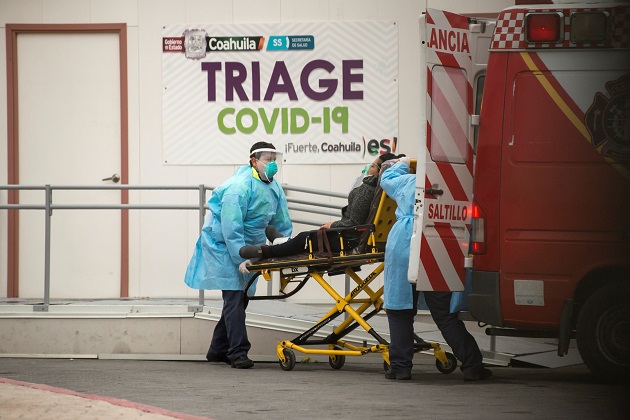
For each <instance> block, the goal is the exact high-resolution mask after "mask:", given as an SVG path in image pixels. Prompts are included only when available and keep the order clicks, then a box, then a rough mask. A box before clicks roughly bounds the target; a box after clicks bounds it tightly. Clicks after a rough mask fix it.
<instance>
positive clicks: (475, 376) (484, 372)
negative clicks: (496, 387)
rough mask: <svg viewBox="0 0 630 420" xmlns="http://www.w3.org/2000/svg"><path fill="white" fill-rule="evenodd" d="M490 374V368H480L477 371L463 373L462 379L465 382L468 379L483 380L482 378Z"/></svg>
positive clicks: (486, 377)
mask: <svg viewBox="0 0 630 420" xmlns="http://www.w3.org/2000/svg"><path fill="white" fill-rule="evenodd" d="M491 376H492V371H491V370H490V369H486V368H481V369H479V370H477V371H475V372H474V373H471V374H468V375H466V374H464V380H465V381H466V382H469V381H483V380H484V379H488V378H489V377H491Z"/></svg>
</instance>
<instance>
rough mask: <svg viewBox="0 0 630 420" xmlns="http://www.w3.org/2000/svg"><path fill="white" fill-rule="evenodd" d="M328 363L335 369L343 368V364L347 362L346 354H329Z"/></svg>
mask: <svg viewBox="0 0 630 420" xmlns="http://www.w3.org/2000/svg"><path fill="white" fill-rule="evenodd" d="M328 363H329V364H330V367H331V368H333V369H341V368H342V367H343V365H344V364H345V363H346V356H342V355H331V356H328Z"/></svg>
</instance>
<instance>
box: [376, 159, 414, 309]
mask: <svg viewBox="0 0 630 420" xmlns="http://www.w3.org/2000/svg"><path fill="white" fill-rule="evenodd" d="M381 187H382V188H383V190H384V191H385V192H386V193H387V195H389V196H390V197H391V198H392V199H393V200H395V201H396V203H397V204H398V207H397V208H396V223H394V226H392V230H391V231H390V232H389V236H388V237H387V244H386V245H385V272H384V293H383V294H384V299H385V303H384V305H383V306H384V307H385V309H393V310H401V309H413V291H412V288H411V287H410V286H409V280H407V267H408V266H409V247H410V242H411V233H412V231H413V206H414V200H415V193H416V175H415V174H410V173H409V167H408V166H407V165H405V164H404V163H401V162H399V163H397V164H395V165H394V166H392V167H391V168H388V169H387V170H385V172H383V175H381Z"/></svg>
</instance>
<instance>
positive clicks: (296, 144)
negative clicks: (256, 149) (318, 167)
mask: <svg viewBox="0 0 630 420" xmlns="http://www.w3.org/2000/svg"><path fill="white" fill-rule="evenodd" d="M162 36H163V37H162V81H163V97H162V111H163V114H162V124H163V145H164V163H165V164H169V165H171V164H172V165H224V164H243V163H245V162H246V159H247V156H248V155H249V149H250V147H251V145H252V144H254V143H256V142H258V141H266V142H271V143H273V144H274V145H275V146H276V148H278V149H280V150H282V151H283V152H284V154H283V160H284V162H285V163H286V164H300V163H322V164H331V163H333V164H334V163H364V162H370V161H372V160H373V159H374V157H375V156H377V155H378V154H379V153H384V152H389V151H391V152H395V150H396V143H397V137H398V27H397V25H396V23H395V22H317V23H308V22H300V23H289V24H286V23H277V24H243V25H197V26H190V25H188V26H187V25H177V26H175V25H173V26H166V27H165V28H164V31H163V34H162Z"/></svg>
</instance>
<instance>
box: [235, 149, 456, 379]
mask: <svg viewBox="0 0 630 420" xmlns="http://www.w3.org/2000/svg"><path fill="white" fill-rule="evenodd" d="M412 162H413V161H412ZM413 163H415V162H413ZM395 209H396V202H395V201H394V200H392V199H391V198H390V197H388V196H387V195H386V194H385V192H383V191H382V190H380V188H379V190H378V192H377V194H376V197H375V200H374V202H373V204H372V211H371V213H370V215H371V216H372V217H371V219H370V220H374V224H370V225H362V226H355V227H352V228H339V229H327V231H328V232H338V233H339V242H340V248H341V251H340V252H339V253H338V254H332V253H331V252H330V251H328V252H322V250H321V247H320V250H319V251H318V252H313V246H312V245H310V247H309V250H310V252H309V253H308V254H300V255H297V256H292V257H285V258H282V259H265V260H260V261H258V262H256V263H254V264H253V265H251V266H249V267H248V268H249V270H250V272H259V273H260V275H262V277H263V278H265V279H266V280H270V279H271V272H273V271H277V272H278V273H279V275H280V294H279V295H274V296H253V297H250V298H249V299H250V300H262V299H285V298H288V297H290V296H292V295H294V294H295V293H297V292H298V291H299V290H300V289H301V288H302V287H303V286H304V284H305V283H306V281H307V280H308V279H309V278H312V279H314V280H315V281H316V282H317V283H318V284H319V285H320V286H321V287H322V288H323V289H324V290H325V291H326V292H327V293H328V294H329V295H330V296H331V297H332V298H333V300H334V301H335V304H334V306H333V307H332V308H331V309H330V311H328V313H327V314H326V315H324V316H323V317H322V318H321V319H320V320H319V321H318V322H317V323H316V324H315V325H313V326H312V327H311V328H309V329H308V330H306V331H304V332H303V333H301V334H299V335H298V336H297V337H295V338H294V339H293V340H283V341H280V342H279V343H278V345H277V347H276V352H277V355H278V359H279V361H280V366H281V367H282V369H283V370H287V371H290V370H292V369H293V368H294V367H295V364H296V357H295V353H294V350H296V351H299V352H300V353H303V354H307V355H327V356H328V357H329V364H330V366H331V367H332V368H334V369H340V368H341V367H342V366H343V365H344V363H345V358H346V356H362V355H364V354H368V353H380V354H381V355H382V357H383V360H384V362H383V366H384V368H385V370H386V371H388V370H389V366H390V362H389V343H388V342H387V341H386V340H385V339H384V338H383V337H381V336H380V335H379V334H378V333H377V332H376V331H375V330H374V329H373V328H372V327H371V326H370V324H369V323H368V320H369V319H370V318H372V317H373V316H374V315H376V314H377V313H379V312H380V311H381V310H382V309H383V298H382V295H383V286H381V287H380V288H378V290H373V289H372V288H371V287H370V284H371V283H372V281H373V280H374V279H376V278H377V277H378V275H379V274H381V272H382V271H383V269H384V258H385V252H384V250H385V248H384V246H385V242H386V240H387V235H388V234H389V230H390V229H391V226H392V225H393V223H394V222H395V214H394V212H395ZM348 230H351V231H355V232H359V233H361V234H362V243H363V245H362V247H358V248H357V249H354V250H350V251H349V250H345V249H344V241H343V232H344V231H345V232H348ZM322 233H323V232H320V234H322ZM355 234H356V233H355ZM316 235H317V231H313V233H312V235H311V236H310V237H309V244H312V240H313V239H314V237H315V236H316ZM377 263H378V265H377V266H376V268H374V269H373V270H372V271H371V272H370V273H369V274H368V275H367V276H365V277H364V278H361V277H360V276H359V275H358V274H357V273H356V271H358V269H360V267H361V266H362V265H366V264H370V265H371V264H377ZM325 274H328V275H329V276H334V275H337V274H346V275H347V276H348V277H349V278H351V279H352V280H353V281H354V282H355V283H356V287H355V288H354V289H352V290H351V291H350V293H348V295H346V296H341V295H340V294H339V293H337V291H336V290H335V289H334V288H333V287H332V286H331V285H330V283H329V282H328V281H326V280H325V279H324V275H325ZM259 277H260V276H259ZM255 278H256V276H254V278H252V280H251V281H250V282H249V284H248V285H247V288H246V290H247V289H248V288H249V286H250V285H251V284H252V283H253V281H254V279H255ZM296 278H301V279H299V280H296ZM291 283H298V284H297V286H294V288H293V289H292V290H290V291H285V289H287V287H288V286H289V284H291ZM361 293H364V294H366V295H367V296H366V297H362V298H358V297H357V296H359V295H360V294H361ZM352 305H358V307H356V308H355V307H353V306H352ZM370 308H372V309H371V310H370V311H369V312H367V313H366V311H368V310H369V309H370ZM342 313H346V314H347V315H348V316H347V318H346V319H345V320H343V321H342V322H341V323H340V324H339V325H338V326H336V327H335V328H334V329H333V331H332V333H330V334H329V335H328V336H326V337H324V338H321V339H315V338H313V336H314V335H315V334H316V333H317V332H318V331H320V330H321V329H322V328H323V327H324V326H326V325H327V324H329V323H330V322H331V321H333V320H334V319H336V318H337V317H338V316H339V315H341V314H342ZM358 327H362V328H363V329H364V330H365V331H366V332H367V333H368V334H370V335H371V336H372V337H373V338H374V339H375V340H376V343H377V344H375V345H371V346H368V345H367V342H366V341H364V342H363V345H354V344H351V343H350V342H348V341H345V340H344V337H345V336H346V335H348V334H349V333H351V332H352V331H354V330H355V329H356V328H358ZM414 336H415V340H416V344H415V351H416V352H420V351H429V350H432V351H433V354H434V356H435V358H436V361H435V363H436V367H437V368H438V370H439V371H440V372H442V373H451V372H453V371H454V370H455V368H456V367H457V359H456V358H455V356H453V355H452V354H451V353H447V352H445V351H444V350H443V349H442V348H441V347H440V345H439V344H438V343H432V342H426V341H424V340H422V339H421V338H420V337H418V336H417V335H414ZM306 346H320V348H317V349H312V348H307V347H306ZM321 347H324V348H321Z"/></svg>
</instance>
